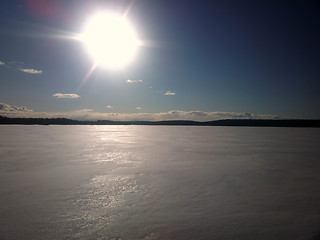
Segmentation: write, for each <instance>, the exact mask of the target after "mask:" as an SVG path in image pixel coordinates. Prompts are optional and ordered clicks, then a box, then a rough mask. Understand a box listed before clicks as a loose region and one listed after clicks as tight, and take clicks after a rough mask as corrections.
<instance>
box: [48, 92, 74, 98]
mask: <svg viewBox="0 0 320 240" xmlns="http://www.w3.org/2000/svg"><path fill="white" fill-rule="evenodd" d="M52 97H54V98H79V97H80V96H79V95H78V94H75V93H55V94H53V95H52Z"/></svg>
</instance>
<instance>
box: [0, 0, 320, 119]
mask: <svg viewBox="0 0 320 240" xmlns="http://www.w3.org/2000/svg"><path fill="white" fill-rule="evenodd" d="M37 2H38V5H39V3H40V2H41V4H43V6H47V8H48V9H47V10H46V11H44V10H43V11H42V12H40V13H39V11H38V10H36V8H35V7H34V4H36V3H37ZM48 2H49V1H48ZM48 2H47V1H3V2H2V6H1V10H0V15H1V21H0V27H1V34H0V42H1V44H0V53H1V54H0V61H2V62H4V63H6V64H5V66H3V65H2V66H0V84H1V89H0V102H4V103H7V104H10V105H19V106H20V105H24V106H27V107H28V108H31V109H33V110H34V111H37V112H63V111H73V110H79V109H93V110H94V111H97V112H103V111H105V106H106V105H112V106H113V107H114V108H113V111H114V112H119V113H135V112H136V111H137V110H136V109H135V108H136V107H137V106H140V107H142V112H147V113H156V112H167V111H170V110H182V111H191V110H198V111H208V112H213V111H222V112H249V113H257V114H258V113H259V114H278V115H280V116H289V117H303V118H320V111H319V109H320V94H319V89H320V83H319V80H320V46H319V43H320V3H319V1H205V0H203V1H189V0H183V1H182V0H181V1H177V0H170V1H169V0H162V1H156V0H154V1H147V0H141V1H139V0H136V1H135V2H134V4H133V6H132V8H131V10H130V12H129V15H128V18H129V19H130V20H131V22H132V23H133V25H134V26H135V27H136V31H137V33H138V35H139V38H140V39H141V40H143V41H146V42H148V43H151V44H150V45H152V46H145V47H140V49H139V52H138V56H137V58H136V61H135V62H134V63H132V64H130V65H129V66H127V67H126V68H125V69H124V70H123V71H110V70H106V69H101V68H98V69H96V70H95V71H94V72H93V74H92V75H91V76H90V78H89V79H88V80H87V81H86V82H85V83H84V84H83V85H82V86H81V87H80V85H81V82H82V80H83V79H84V77H85V75H86V74H87V72H88V71H89V69H90V67H91V66H92V60H91V59H90V58H89V56H88V54H87V52H86V51H85V49H84V46H83V44H82V43H80V42H77V41H73V40H66V39H59V38H54V37H53V36H55V35H58V34H59V35H63V34H66V33H79V32H81V29H82V28H83V26H84V24H85V22H86V19H87V18H88V17H89V16H90V15H92V14H93V13H94V12H95V11H96V10H97V9H98V10H103V9H105V10H110V11H116V12H120V13H123V12H124V11H125V9H126V7H127V6H128V5H129V4H130V1H91V2H89V1H88V2H87V1H68V2H63V1H56V3H55V4H52V3H51V5H50V4H49V3H48ZM41 4H40V5H41ZM48 4H49V5H48ZM53 5H54V6H53ZM41 6H42V5H41ZM42 9H43V8H42ZM44 9H45V8H44ZM10 62H14V63H10ZM18 68H33V69H39V70H42V74H27V73H24V72H21V71H18V70H17V69H18ZM127 79H136V80H138V79H141V80H143V83H141V84H128V83H126V82H125V81H126V80H127ZM150 87H152V88H150ZM165 91H172V92H175V93H176V95H174V96H165V95H164V94H163V93H164V92H165ZM54 93H75V94H78V95H80V98H78V99H55V98H53V97H52V95H53V94H54Z"/></svg>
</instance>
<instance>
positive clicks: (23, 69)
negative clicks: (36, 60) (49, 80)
mask: <svg viewBox="0 0 320 240" xmlns="http://www.w3.org/2000/svg"><path fill="white" fill-rule="evenodd" d="M19 70H20V71H21V72H25V73H30V74H41V73H42V71H41V70H36V69H33V68H19Z"/></svg>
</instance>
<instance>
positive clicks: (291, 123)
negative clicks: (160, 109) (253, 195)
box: [0, 116, 320, 128]
mask: <svg viewBox="0 0 320 240" xmlns="http://www.w3.org/2000/svg"><path fill="white" fill-rule="evenodd" d="M0 124H23V125H172V126H182V125H183V126H244V127H313V128H319V127H320V120H310V119H287V120H266V119H257V120H256V119H226V120H217V121H209V122H197V121H186V120H173V121H111V120H97V121H80V120H72V119H68V118H9V117H4V116H0Z"/></svg>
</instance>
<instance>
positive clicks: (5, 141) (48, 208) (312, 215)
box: [0, 125, 320, 240]
mask: <svg viewBox="0 0 320 240" xmlns="http://www.w3.org/2000/svg"><path fill="white" fill-rule="evenodd" d="M319 146H320V129H305V128H256V127H249V128H246V127H240V128H239V127H192V126H22V125H2V126H0V240H6V239H10V240H11V239H13V240H15V239H33V240H36V239H109V240H110V239H122V240H123V239H178V240H179V239H237V240H239V239H246V240H247V239H266V240H270V239H290V240H292V239H319V238H320V232H319V231H320V191H319V190H320V188H319V186H320V147H319Z"/></svg>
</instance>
